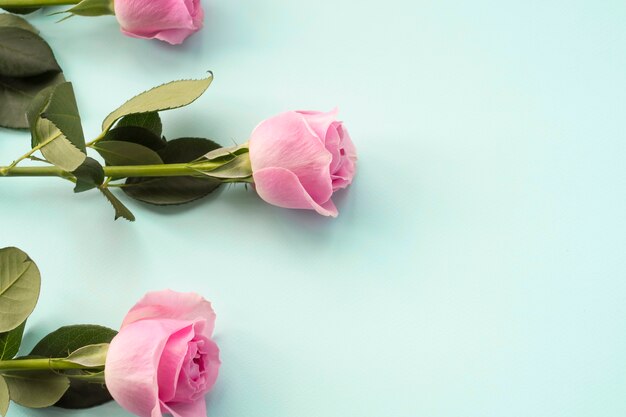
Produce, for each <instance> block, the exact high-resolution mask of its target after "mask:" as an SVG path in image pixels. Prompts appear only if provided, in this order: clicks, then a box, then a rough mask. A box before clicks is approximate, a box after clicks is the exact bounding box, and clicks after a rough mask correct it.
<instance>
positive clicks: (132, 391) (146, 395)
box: [105, 320, 190, 417]
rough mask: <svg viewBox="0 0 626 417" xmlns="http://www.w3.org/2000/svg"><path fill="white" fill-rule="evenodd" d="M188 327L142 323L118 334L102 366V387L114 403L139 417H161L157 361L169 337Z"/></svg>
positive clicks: (174, 322)
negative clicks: (103, 377)
mask: <svg viewBox="0 0 626 417" xmlns="http://www.w3.org/2000/svg"><path fill="white" fill-rule="evenodd" d="M189 325H190V323H188V322H185V321H180V320H159V321H155V320H146V321H139V322H136V323H132V324H129V325H128V326H126V327H125V328H124V329H122V330H120V332H119V333H118V334H117V335H116V336H115V337H114V338H113V340H112V341H111V345H110V346H109V351H108V353H107V358H106V364H105V369H106V372H105V381H106V386H107V389H108V390H109V392H110V393H111V396H112V397H113V398H114V399H115V401H117V402H118V403H119V404H120V405H121V406H122V407H124V408H125V409H126V410H128V411H130V412H131V413H133V414H136V415H138V416H140V417H150V416H151V417H160V416H161V411H160V409H161V407H160V402H159V388H158V379H157V369H158V366H159V361H160V359H161V355H162V353H163V349H164V348H165V345H166V344H167V341H168V340H169V338H170V336H171V335H172V334H175V333H176V332H178V331H180V330H182V329H184V328H186V327H188V326H189Z"/></svg>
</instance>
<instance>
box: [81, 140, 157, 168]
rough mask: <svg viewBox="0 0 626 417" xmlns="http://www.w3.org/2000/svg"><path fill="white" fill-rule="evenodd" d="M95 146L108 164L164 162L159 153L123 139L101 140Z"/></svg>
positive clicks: (154, 163) (152, 163) (151, 163)
mask: <svg viewBox="0 0 626 417" xmlns="http://www.w3.org/2000/svg"><path fill="white" fill-rule="evenodd" d="M93 148H94V149H95V150H96V151H98V153H99V154H100V155H101V156H102V157H103V158H104V160H105V161H106V162H107V164H108V165H117V166H120V165H160V164H162V163H163V160H161V157H160V156H159V154H158V153H156V152H155V151H153V150H152V149H150V148H147V147H145V146H143V145H139V144H137V143H132V142H123V141H114V140H111V141H108V140H107V141H104V140H103V141H100V142H98V143H97V144H95V145H93Z"/></svg>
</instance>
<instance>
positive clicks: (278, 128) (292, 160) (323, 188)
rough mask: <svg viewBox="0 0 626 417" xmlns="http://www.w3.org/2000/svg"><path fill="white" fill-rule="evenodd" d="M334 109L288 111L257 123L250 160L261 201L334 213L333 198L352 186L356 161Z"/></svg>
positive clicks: (251, 141) (326, 214)
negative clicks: (324, 111) (338, 191)
mask: <svg viewBox="0 0 626 417" xmlns="http://www.w3.org/2000/svg"><path fill="white" fill-rule="evenodd" d="M337 113H338V112H337V110H334V111H331V112H328V113H322V112H316V111H291V112H287V113H282V114H279V115H278V116H275V117H272V118H270V119H268V120H265V121H263V122H261V124H260V125H259V126H257V128H256V129H255V130H254V132H252V135H251V136H250V162H251V164H252V172H253V178H254V184H255V187H256V191H257V193H258V194H259V196H261V198H262V199H263V200H265V201H267V202H268V203H270V204H273V205H276V206H280V207H286V208H294V209H309V210H315V211H317V212H318V213H319V214H322V215H324V216H333V217H336V216H337V214H338V212H337V208H336V207H335V204H333V201H332V200H331V197H332V195H333V193H334V192H335V191H336V190H338V189H340V188H346V187H347V186H348V185H350V183H351V182H352V178H353V177H354V173H355V168H356V160H357V157H356V149H355V147H354V145H353V144H352V140H351V139H350V135H348V131H347V130H346V129H345V128H344V127H343V123H342V122H339V121H337V120H336V118H337Z"/></svg>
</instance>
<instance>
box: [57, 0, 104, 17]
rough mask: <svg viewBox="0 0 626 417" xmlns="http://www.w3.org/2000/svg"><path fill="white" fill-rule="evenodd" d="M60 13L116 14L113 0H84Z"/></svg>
mask: <svg viewBox="0 0 626 417" xmlns="http://www.w3.org/2000/svg"><path fill="white" fill-rule="evenodd" d="M59 13H71V14H73V15H77V16H105V15H114V14H115V10H114V8H113V0H83V1H81V2H80V3H78V4H77V5H76V6H74V7H72V8H71V9H68V10H65V11H63V12H59ZM55 14H58V13H55Z"/></svg>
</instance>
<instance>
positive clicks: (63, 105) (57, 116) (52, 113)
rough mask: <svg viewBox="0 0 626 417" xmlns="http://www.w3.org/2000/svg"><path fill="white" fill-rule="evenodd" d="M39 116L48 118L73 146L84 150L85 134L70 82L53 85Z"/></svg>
mask: <svg viewBox="0 0 626 417" xmlns="http://www.w3.org/2000/svg"><path fill="white" fill-rule="evenodd" d="M41 117H43V118H44V119H48V120H50V121H51V122H52V123H53V124H54V125H55V126H56V127H57V128H58V129H59V130H60V131H61V132H62V133H63V135H65V137H66V138H67V139H68V140H69V141H70V142H72V144H73V145H74V146H75V147H77V148H78V149H80V150H81V151H83V152H85V136H84V134H83V126H82V124H81V120H80V114H79V112H78V105H77V104H76V96H75V95H74V88H73V87H72V83H70V82H66V83H63V84H59V85H58V86H56V87H54V90H53V91H52V94H51V96H50V101H49V102H48V105H47V106H46V107H45V108H44V110H43V112H42V113H41Z"/></svg>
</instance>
